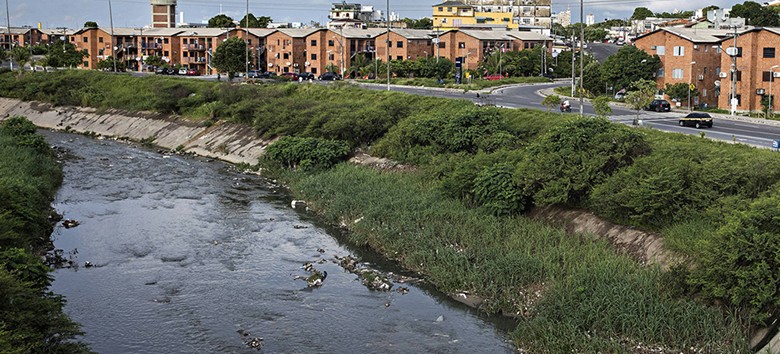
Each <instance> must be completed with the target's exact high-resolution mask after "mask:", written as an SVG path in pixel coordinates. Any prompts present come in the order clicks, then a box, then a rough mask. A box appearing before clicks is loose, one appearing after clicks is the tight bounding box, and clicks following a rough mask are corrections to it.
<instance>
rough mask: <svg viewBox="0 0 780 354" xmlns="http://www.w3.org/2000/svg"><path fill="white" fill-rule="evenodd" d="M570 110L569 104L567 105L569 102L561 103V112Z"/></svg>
mask: <svg viewBox="0 0 780 354" xmlns="http://www.w3.org/2000/svg"><path fill="white" fill-rule="evenodd" d="M568 110H571V104H570V103H569V100H564V101H563V102H561V112H563V111H568Z"/></svg>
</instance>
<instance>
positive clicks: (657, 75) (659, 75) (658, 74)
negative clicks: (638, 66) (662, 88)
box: [655, 68, 664, 77]
mask: <svg viewBox="0 0 780 354" xmlns="http://www.w3.org/2000/svg"><path fill="white" fill-rule="evenodd" d="M655 76H656V77H664V68H660V69H658V72H657V73H656V74H655Z"/></svg>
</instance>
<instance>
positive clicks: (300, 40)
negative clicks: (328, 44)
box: [265, 28, 324, 74]
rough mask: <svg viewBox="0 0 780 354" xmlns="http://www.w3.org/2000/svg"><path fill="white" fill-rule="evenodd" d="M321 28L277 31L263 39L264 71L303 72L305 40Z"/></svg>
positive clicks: (280, 72) (304, 66) (304, 65)
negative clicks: (264, 53)
mask: <svg viewBox="0 0 780 354" xmlns="http://www.w3.org/2000/svg"><path fill="white" fill-rule="evenodd" d="M323 30H324V29H321V28H311V29H309V28H307V29H303V28H292V29H277V30H275V31H274V32H272V33H271V34H269V35H267V36H266V37H265V48H266V50H265V52H266V61H267V64H266V69H267V70H268V71H271V72H275V73H277V74H283V73H294V72H303V71H305V68H306V61H307V59H306V38H307V37H308V36H309V35H311V34H312V33H314V32H317V31H323Z"/></svg>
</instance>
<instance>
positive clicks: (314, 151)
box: [263, 136, 350, 169]
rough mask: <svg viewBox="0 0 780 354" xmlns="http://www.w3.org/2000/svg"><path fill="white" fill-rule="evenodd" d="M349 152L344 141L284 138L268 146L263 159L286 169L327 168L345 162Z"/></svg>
mask: <svg viewBox="0 0 780 354" xmlns="http://www.w3.org/2000/svg"><path fill="white" fill-rule="evenodd" d="M349 152H350V150H349V144H347V143H346V142H344V141H337V140H326V139H320V138H296V137H289V136H286V137H283V138H281V139H279V140H278V141H276V142H275V143H273V144H271V145H270V146H268V148H266V151H265V155H264V156H263V158H264V159H266V160H267V161H271V162H275V163H277V164H279V165H282V166H284V167H288V168H296V167H300V168H303V169H308V168H329V167H331V166H333V165H335V164H336V163H338V162H341V161H344V160H346V159H347V157H348V156H349Z"/></svg>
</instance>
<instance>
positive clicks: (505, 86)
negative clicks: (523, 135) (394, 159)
mask: <svg viewBox="0 0 780 354" xmlns="http://www.w3.org/2000/svg"><path fill="white" fill-rule="evenodd" d="M352 83H354V84H356V85H359V86H381V87H387V84H375V83H372V82H359V81H357V82H352ZM552 83H554V82H533V83H519V84H506V85H501V86H493V87H485V88H483V89H477V90H467V89H459V88H449V87H433V86H410V85H398V84H390V87H395V88H421V89H426V90H436V91H445V92H479V93H488V94H491V93H493V91H496V90H503V89H505V88H510V87H516V86H534V85H548V84H552Z"/></svg>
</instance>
